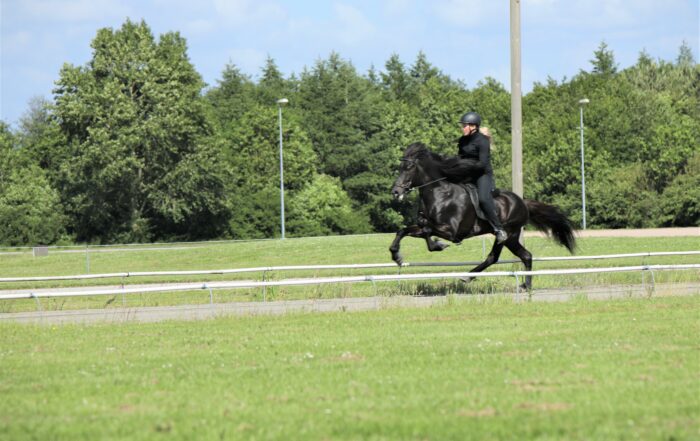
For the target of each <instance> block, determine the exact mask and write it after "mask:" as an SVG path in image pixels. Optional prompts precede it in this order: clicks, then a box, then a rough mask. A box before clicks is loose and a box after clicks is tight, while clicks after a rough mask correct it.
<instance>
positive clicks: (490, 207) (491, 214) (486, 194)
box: [476, 174, 508, 243]
mask: <svg viewBox="0 0 700 441" xmlns="http://www.w3.org/2000/svg"><path fill="white" fill-rule="evenodd" d="M476 185H477V188H478V192H479V205H481V209H482V210H484V214H485V215H486V217H487V218H488V220H489V223H491V226H492V227H493V232H494V234H495V235H496V242H498V243H502V242H504V241H505V240H506V239H507V238H508V234H507V233H506V232H505V231H504V230H503V225H501V220H500V219H499V218H498V214H497V213H496V203H495V202H494V201H493V194H492V192H493V191H494V190H495V188H496V186H495V185H494V182H493V176H491V175H490V174H484V175H481V177H479V179H478V180H477V181H476Z"/></svg>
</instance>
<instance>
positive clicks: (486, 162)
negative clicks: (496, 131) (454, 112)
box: [457, 112, 508, 243]
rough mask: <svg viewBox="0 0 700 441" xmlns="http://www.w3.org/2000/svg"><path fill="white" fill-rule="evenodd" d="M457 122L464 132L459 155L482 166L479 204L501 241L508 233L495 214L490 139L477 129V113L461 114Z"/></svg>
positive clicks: (498, 241)
mask: <svg viewBox="0 0 700 441" xmlns="http://www.w3.org/2000/svg"><path fill="white" fill-rule="evenodd" d="M459 122H460V123H461V124H462V133H463V134H464V136H462V137H461V138H459V141H458V143H457V147H458V149H459V152H458V153H459V156H460V157H462V158H467V159H474V160H477V161H479V162H480V163H481V164H480V165H481V166H483V169H484V173H483V174H482V175H481V176H479V178H478V179H477V180H476V186H477V189H478V193H479V205H481V209H482V210H483V211H484V214H485V215H486V217H487V218H488V220H489V222H490V223H491V226H492V227H493V232H494V234H495V235H496V242H497V243H503V242H505V240H506V239H507V238H508V234H507V233H506V232H505V230H504V229H503V225H501V220H500V219H499V218H498V215H497V214H496V204H495V203H494V201H493V194H492V193H493V191H494V190H495V189H496V185H495V183H494V180H493V168H491V147H490V140H489V138H487V137H486V136H485V135H484V134H483V133H481V132H480V131H479V126H481V117H480V116H479V114H478V113H476V112H467V113H465V114H464V115H462V118H460V120H459Z"/></svg>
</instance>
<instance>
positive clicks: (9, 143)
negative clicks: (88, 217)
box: [0, 121, 66, 246]
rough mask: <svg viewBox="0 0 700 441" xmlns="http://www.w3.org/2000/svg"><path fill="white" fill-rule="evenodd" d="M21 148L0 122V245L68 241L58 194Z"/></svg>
mask: <svg viewBox="0 0 700 441" xmlns="http://www.w3.org/2000/svg"><path fill="white" fill-rule="evenodd" d="M18 145H19V140H18V136H16V135H15V134H13V133H12V132H11V131H10V128H9V127H8V126H7V124H5V123H4V122H2V121H0V244H3V245H11V246H20V245H25V246H26V245H37V244H53V243H56V242H57V241H59V240H61V239H64V238H65V225H66V219H65V215H64V213H63V206H62V205H61V202H60V197H59V194H58V192H57V191H56V190H55V189H54V188H53V187H51V185H50V184H49V181H48V179H47V178H46V175H45V173H44V171H43V170H42V169H41V168H39V167H38V166H36V165H34V164H32V163H31V161H30V160H29V158H27V157H26V156H22V151H21V150H20V149H19V148H18Z"/></svg>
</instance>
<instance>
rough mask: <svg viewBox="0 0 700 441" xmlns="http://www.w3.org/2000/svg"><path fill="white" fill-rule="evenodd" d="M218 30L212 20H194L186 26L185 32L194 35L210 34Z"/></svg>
mask: <svg viewBox="0 0 700 441" xmlns="http://www.w3.org/2000/svg"><path fill="white" fill-rule="evenodd" d="M214 29H216V24H215V23H214V22H213V21H212V20H205V19H199V20H192V21H190V22H187V23H186V24H185V30H186V31H187V32H188V33H192V34H208V33H210V32H212V31H213V30H214Z"/></svg>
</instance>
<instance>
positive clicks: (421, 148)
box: [404, 142, 483, 182]
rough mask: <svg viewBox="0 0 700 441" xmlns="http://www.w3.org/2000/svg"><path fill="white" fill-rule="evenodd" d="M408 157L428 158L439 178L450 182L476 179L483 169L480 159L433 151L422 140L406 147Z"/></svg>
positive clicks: (405, 155) (406, 156) (405, 154)
mask: <svg viewBox="0 0 700 441" xmlns="http://www.w3.org/2000/svg"><path fill="white" fill-rule="evenodd" d="M404 158H406V159H416V160H421V159H428V160H429V161H430V163H431V164H430V165H431V167H430V169H431V170H435V173H436V174H439V176H436V177H437V178H442V177H445V178H447V180H448V181H450V182H464V181H470V180H472V179H473V180H475V179H476V178H477V177H478V176H479V175H480V174H481V173H480V172H481V171H482V170H483V167H481V166H480V164H479V162H478V161H475V160H473V159H464V158H460V157H459V156H443V155H440V154H438V153H435V152H432V151H431V150H430V149H428V147H427V146H426V145H425V144H423V143H420V142H415V143H413V144H411V145H409V146H408V147H407V148H406V152H405V153H404Z"/></svg>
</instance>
